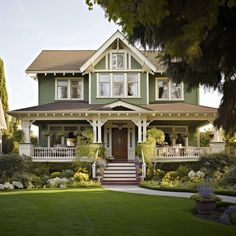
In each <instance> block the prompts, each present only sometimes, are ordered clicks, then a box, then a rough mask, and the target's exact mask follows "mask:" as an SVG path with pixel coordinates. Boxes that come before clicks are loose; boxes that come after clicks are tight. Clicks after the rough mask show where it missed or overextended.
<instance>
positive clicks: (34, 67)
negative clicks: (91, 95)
mask: <svg viewBox="0 0 236 236" xmlns="http://www.w3.org/2000/svg"><path fill="white" fill-rule="evenodd" d="M117 38H119V39H120V40H122V42H123V43H124V44H125V45H127V47H128V48H130V50H131V51H133V53H134V54H135V55H136V56H137V57H139V58H140V59H141V61H142V62H143V66H146V67H148V68H150V69H151V70H152V71H154V72H164V71H165V67H164V66H163V65H162V63H161V62H160V60H159V59H158V58H157V56H158V51H140V50H138V49H137V48H136V47H134V46H132V45H131V44H129V42H128V41H127V39H126V38H125V37H124V35H123V34H121V33H120V32H119V31H117V32H116V33H115V34H113V35H112V36H111V37H110V38H109V39H108V40H107V41H106V42H105V43H104V44H103V45H102V46H101V47H100V48H99V49H98V50H43V51H42V52H41V53H40V54H39V55H38V56H37V57H36V59H35V60H34V61H33V62H32V63H31V65H30V66H29V67H28V68H27V69H26V73H28V74H30V73H60V72H61V73H82V72H83V71H84V70H85V68H86V67H89V66H90V65H91V63H93V61H94V60H95V59H96V58H97V57H99V55H101V53H102V52H103V51H104V50H106V48H107V47H109V46H110V44H112V43H113V42H114V40H115V39H117Z"/></svg>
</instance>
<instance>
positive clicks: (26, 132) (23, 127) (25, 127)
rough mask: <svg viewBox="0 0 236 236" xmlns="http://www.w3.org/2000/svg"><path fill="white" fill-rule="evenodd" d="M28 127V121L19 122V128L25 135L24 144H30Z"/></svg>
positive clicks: (29, 124)
mask: <svg viewBox="0 0 236 236" xmlns="http://www.w3.org/2000/svg"><path fill="white" fill-rule="evenodd" d="M30 126H31V123H30V121H22V122H21V128H22V130H23V131H24V134H25V143H30Z"/></svg>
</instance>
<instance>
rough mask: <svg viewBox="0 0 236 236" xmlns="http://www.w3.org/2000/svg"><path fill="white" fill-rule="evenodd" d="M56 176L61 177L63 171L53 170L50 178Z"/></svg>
mask: <svg viewBox="0 0 236 236" xmlns="http://www.w3.org/2000/svg"><path fill="white" fill-rule="evenodd" d="M56 177H61V172H59V171H56V172H52V173H51V174H50V178H51V179H53V178H56Z"/></svg>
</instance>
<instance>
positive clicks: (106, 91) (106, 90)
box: [99, 83, 110, 97]
mask: <svg viewBox="0 0 236 236" xmlns="http://www.w3.org/2000/svg"><path fill="white" fill-rule="evenodd" d="M99 86H100V87H99V90H100V96H105V97H108V96H110V83H100V85H99Z"/></svg>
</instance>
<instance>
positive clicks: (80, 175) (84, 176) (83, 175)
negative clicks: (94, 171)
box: [74, 169, 89, 182]
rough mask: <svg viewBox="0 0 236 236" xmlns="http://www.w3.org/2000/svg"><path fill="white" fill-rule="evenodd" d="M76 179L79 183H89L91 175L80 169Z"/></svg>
mask: <svg viewBox="0 0 236 236" xmlns="http://www.w3.org/2000/svg"><path fill="white" fill-rule="evenodd" d="M74 179H75V180H76V181H78V182H81V181H88V180H89V175H88V174H87V173H84V172H82V170H80V169H79V170H77V171H76V172H75V174H74Z"/></svg>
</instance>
